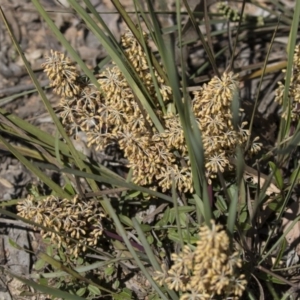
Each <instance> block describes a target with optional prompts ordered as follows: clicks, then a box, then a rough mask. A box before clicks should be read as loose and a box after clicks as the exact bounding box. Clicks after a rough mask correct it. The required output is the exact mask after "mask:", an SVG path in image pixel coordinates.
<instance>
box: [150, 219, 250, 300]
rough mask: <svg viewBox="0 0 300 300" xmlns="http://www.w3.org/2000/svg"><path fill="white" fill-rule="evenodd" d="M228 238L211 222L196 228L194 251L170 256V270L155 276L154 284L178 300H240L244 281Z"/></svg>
mask: <svg viewBox="0 0 300 300" xmlns="http://www.w3.org/2000/svg"><path fill="white" fill-rule="evenodd" d="M229 245H230V242H229V237H228V235H227V233H226V231H225V230H223V228H222V226H221V225H216V224H215V223H214V221H212V222H211V228H210V227H208V226H207V225H203V226H201V227H200V231H199V241H198V242H197V246H196V247H195V248H191V247H190V246H187V245H186V246H184V247H183V249H182V251H181V252H180V253H178V254H175V253H173V254H172V255H171V259H172V261H173V265H172V267H171V268H170V269H169V270H167V268H166V266H165V265H162V272H156V275H155V276H154V278H155V280H156V281H157V282H158V283H159V284H160V285H164V284H165V285H167V287H168V288H169V289H171V290H175V291H179V292H180V294H181V296H180V300H190V299H198V300H206V299H207V300H209V299H233V300H235V299H236V300H237V299H240V297H241V296H242V294H243V292H244V290H245V288H246V285H247V281H246V279H245V275H244V274H242V269H241V268H242V260H241V259H240V255H239V253H238V252H232V251H231V249H230V246H229Z"/></svg>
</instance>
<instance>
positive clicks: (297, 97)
mask: <svg viewBox="0 0 300 300" xmlns="http://www.w3.org/2000/svg"><path fill="white" fill-rule="evenodd" d="M283 71H284V72H285V71H286V70H283ZM284 88H285V87H284V84H283V83H282V82H278V88H277V89H276V91H275V101H276V102H278V103H279V104H280V105H282V104H283V94H284ZM288 100H289V101H290V106H291V107H288V106H287V107H286V111H283V112H282V117H283V118H287V116H288V112H289V110H290V112H291V119H292V121H298V120H299V115H300V45H297V46H296V47H295V52H294V57H293V73H292V77H291V82H290V87H289V92H288Z"/></svg>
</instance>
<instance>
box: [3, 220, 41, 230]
mask: <svg viewBox="0 0 300 300" xmlns="http://www.w3.org/2000/svg"><path fill="white" fill-rule="evenodd" d="M0 223H3V224H7V225H14V226H19V227H29V228H32V227H33V226H32V225H30V224H27V223H25V222H22V221H19V220H11V219H5V218H0ZM32 231H35V230H34V229H32Z"/></svg>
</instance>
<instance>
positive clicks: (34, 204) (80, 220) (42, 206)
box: [17, 195, 103, 257]
mask: <svg viewBox="0 0 300 300" xmlns="http://www.w3.org/2000/svg"><path fill="white" fill-rule="evenodd" d="M17 210H18V215H19V216H21V217H23V218H25V219H29V220H31V221H33V222H34V223H37V224H40V225H42V226H44V227H47V228H51V229H52V231H46V230H44V229H42V230H41V235H42V236H43V238H47V237H50V239H51V241H52V242H53V243H55V244H57V245H58V247H61V246H63V247H64V248H65V250H66V251H67V252H68V253H69V254H72V255H74V256H75V257H77V256H78V255H79V254H80V252H84V251H86V248H87V246H95V245H96V244H97V241H98V239H99V237H100V236H101V235H102V231H103V228H102V223H101V218H102V217H103V214H102V213H101V207H100V204H99V202H98V201H94V200H89V201H79V199H78V196H75V197H74V198H73V199H60V198H58V197H55V196H52V195H51V196H48V197H46V198H45V199H41V200H36V199H35V198H34V197H33V196H32V195H29V196H28V197H27V199H25V200H24V201H22V202H21V203H19V204H18V205H17Z"/></svg>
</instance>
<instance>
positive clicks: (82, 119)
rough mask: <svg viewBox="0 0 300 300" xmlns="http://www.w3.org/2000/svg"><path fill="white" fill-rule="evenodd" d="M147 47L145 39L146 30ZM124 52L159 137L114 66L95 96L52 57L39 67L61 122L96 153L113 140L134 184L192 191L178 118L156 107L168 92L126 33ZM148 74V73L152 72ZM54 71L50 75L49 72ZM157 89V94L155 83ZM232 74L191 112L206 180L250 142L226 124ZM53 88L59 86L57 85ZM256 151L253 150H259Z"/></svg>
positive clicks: (207, 90)
mask: <svg viewBox="0 0 300 300" xmlns="http://www.w3.org/2000/svg"><path fill="white" fill-rule="evenodd" d="M143 38H144V40H145V42H146V43H147V42H148V35H147V34H145V33H144V36H143ZM121 45H122V47H123V49H124V53H125V55H126V57H127V59H128V61H129V62H130V63H131V65H132V67H133V68H134V69H135V71H136V73H137V75H138V76H139V78H140V80H141V81H142V82H143V84H144V86H145V88H146V89H147V91H148V93H149V95H150V97H151V99H150V100H151V103H152V104H153V107H154V111H155V113H156V114H157V116H158V118H159V119H160V121H161V122H162V124H163V125H164V128H165V131H164V132H158V131H157V130H156V128H155V126H154V124H153V123H152V120H151V118H150V116H149V115H148V114H147V112H146V111H145V109H144V108H143V107H142V105H141V103H140V102H139V101H138V99H136V96H135V94H134V92H133V90H132V89H131V87H130V85H129V83H128V82H127V80H126V78H125V77H124V75H123V74H122V72H121V71H120V69H119V68H118V66H116V65H115V64H114V63H112V64H111V65H110V66H108V67H106V68H105V69H104V70H103V71H102V72H101V73H100V74H98V75H97V76H98V82H99V84H100V86H101V93H100V91H98V90H97V89H96V87H95V86H93V85H92V84H89V83H88V82H83V79H79V78H80V77H78V74H77V72H76V70H75V68H74V65H73V64H72V63H71V62H70V61H69V60H68V59H66V58H65V57H64V55H63V54H60V53H58V52H51V53H52V56H51V57H50V58H48V60H47V62H46V63H45V64H44V69H45V72H46V73H47V75H48V76H49V78H50V80H51V81H52V85H53V86H54V87H55V91H56V92H57V93H58V94H59V95H60V96H62V99H61V101H60V105H59V108H60V110H61V112H60V117H61V119H62V123H63V124H64V126H65V127H66V129H67V131H68V133H69V134H75V135H76V133H77V132H78V131H84V132H86V134H87V139H88V146H94V147H95V148H96V150H102V149H104V148H105V147H107V146H108V145H109V144H111V143H113V144H115V142H117V143H118V145H119V147H120V149H121V150H123V152H124V156H125V157H126V158H127V160H128V167H130V168H131V169H132V180H133V181H134V182H135V183H136V184H139V185H146V186H150V187H152V188H156V187H158V186H159V187H160V188H161V189H162V191H163V192H165V191H166V190H169V189H170V188H171V187H172V183H173V182H174V183H175V185H176V187H177V189H178V190H179V191H180V192H184V193H185V192H192V191H193V184H192V174H191V168H190V162H189V158H188V157H189V156H188V150H187V146H186V142H185V138H184V132H183V129H182V126H181V124H180V118H179V115H178V114H176V113H172V112H168V113H167V114H166V115H164V114H163V113H162V111H161V110H160V109H159V105H158V103H159V101H158V99H157V91H158V89H159V92H160V94H161V96H162V99H163V101H164V102H165V103H166V104H167V103H168V102H169V101H170V100H171V96H172V94H171V88H170V87H169V86H167V85H166V84H165V82H164V79H163V78H162V77H161V76H160V75H159V74H158V73H157V72H156V70H154V69H153V70H151V69H150V67H149V65H148V62H147V56H146V54H145V51H144V49H143V47H142V46H141V45H140V43H139V42H138V41H137V39H136V38H135V37H134V36H133V34H132V32H130V31H127V32H126V33H125V34H124V35H123V36H122V37H121ZM152 71H153V72H152ZM56 73H57V74H58V76H55V75H54V74H56ZM153 74H154V76H155V80H156V82H157V85H158V89H155V85H154V82H153V80H154V78H152V76H153ZM236 78H237V75H234V74H233V73H231V72H230V73H224V74H223V76H222V77H221V78H217V77H214V78H213V79H212V80H211V81H210V82H209V83H208V84H207V85H204V86H203V87H202V88H201V89H200V90H199V91H197V92H195V93H194V97H193V102H192V105H193V110H194V113H195V116H196V118H197V121H198V124H199V128H200V130H201V133H202V136H203V142H204V149H205V160H206V165H205V167H206V170H207V177H208V179H209V180H210V178H213V177H214V176H215V175H216V174H217V172H218V171H220V172H224V170H225V169H230V168H231V165H230V164H229V161H228V158H229V157H230V156H232V155H234V153H235V149H236V146H237V145H244V144H245V142H246V141H247V140H248V138H249V132H248V130H246V129H244V128H245V126H246V124H247V123H246V122H244V123H242V124H241V126H240V128H239V131H236V130H234V128H233V125H232V123H231V120H232V113H231V103H232V99H233V97H234V93H235V92H236V90H237V88H238V84H237V81H236ZM59 84H61V85H62V87H61V88H59V87H58V86H59ZM256 145H258V147H255V148H252V152H257V151H258V150H259V149H260V146H259V144H256Z"/></svg>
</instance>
